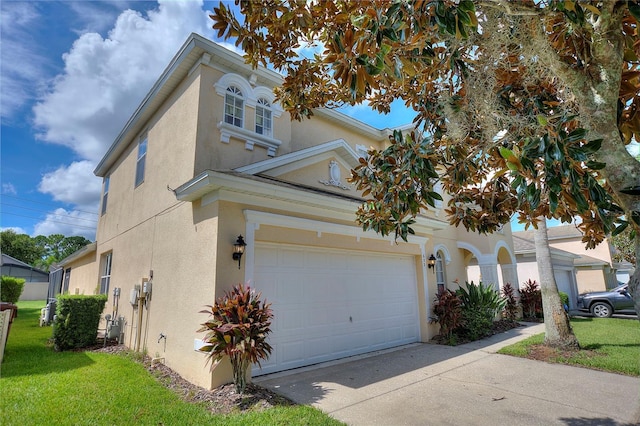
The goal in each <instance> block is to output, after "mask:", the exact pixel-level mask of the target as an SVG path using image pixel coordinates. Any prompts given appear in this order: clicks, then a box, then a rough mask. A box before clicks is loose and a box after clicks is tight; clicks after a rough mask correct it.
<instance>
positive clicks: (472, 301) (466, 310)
mask: <svg viewBox="0 0 640 426" xmlns="http://www.w3.org/2000/svg"><path fill="white" fill-rule="evenodd" d="M456 294H457V295H458V297H459V298H460V300H461V301H462V319H463V323H464V330H463V332H464V334H466V335H467V336H468V337H469V338H470V339H471V340H477V339H481V338H483V337H485V336H488V335H489V334H491V328H492V326H493V320H494V319H495V318H496V316H497V315H498V313H499V312H501V311H502V310H503V309H504V307H505V305H506V300H505V299H503V298H502V297H501V296H500V292H499V291H497V290H495V289H494V288H493V287H492V286H491V285H487V286H484V285H482V282H480V283H478V285H476V284H474V283H473V281H471V283H469V282H466V283H465V287H460V288H458V289H457V290H456Z"/></svg>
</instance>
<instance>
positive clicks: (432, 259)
mask: <svg viewBox="0 0 640 426" xmlns="http://www.w3.org/2000/svg"><path fill="white" fill-rule="evenodd" d="M427 266H428V267H429V269H433V273H435V272H436V257H435V256H434V255H433V254H432V255H431V256H429V264H428V265H427Z"/></svg>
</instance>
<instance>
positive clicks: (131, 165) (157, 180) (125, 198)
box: [96, 74, 199, 242]
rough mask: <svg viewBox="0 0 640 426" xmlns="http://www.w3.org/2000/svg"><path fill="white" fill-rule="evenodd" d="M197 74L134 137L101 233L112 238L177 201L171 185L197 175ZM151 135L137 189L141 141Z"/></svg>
mask: <svg viewBox="0 0 640 426" xmlns="http://www.w3.org/2000/svg"><path fill="white" fill-rule="evenodd" d="M198 86H199V79H198V76H197V75H195V74H194V75H192V76H190V77H189V78H187V80H186V81H184V82H183V83H182V84H181V85H180V87H179V88H178V90H177V91H176V93H174V94H173V95H172V96H170V97H169V99H168V100H167V101H166V102H165V104H164V105H163V107H162V108H161V109H160V110H159V111H158V112H156V114H154V116H153V117H152V119H151V120H150V121H149V122H148V123H147V125H146V127H145V130H144V131H142V132H140V133H139V134H138V135H137V136H136V137H135V138H134V139H133V140H131V141H130V143H129V146H128V149H127V151H126V152H125V153H124V154H123V155H122V156H121V158H120V159H119V161H118V162H117V163H116V164H115V165H114V168H113V169H112V170H111V171H110V187H109V195H108V197H109V198H108V202H107V209H106V213H105V214H104V215H102V217H101V218H100V222H99V225H98V230H97V235H96V238H97V240H98V241H100V242H104V241H107V240H109V239H111V238H113V237H115V236H117V235H119V234H121V233H123V232H127V230H129V229H132V228H134V227H136V226H138V225H139V224H141V223H142V222H144V221H146V220H149V218H151V217H153V216H155V215H157V214H160V213H161V212H163V211H164V210H165V209H168V208H171V207H172V206H174V205H176V203H177V202H176V198H175V195H174V194H173V192H172V191H171V190H170V188H171V189H173V188H176V187H178V186H179V185H181V184H183V183H184V182H186V181H187V180H189V179H191V178H192V177H193V158H194V155H195V139H196V121H197V116H198V114H197V111H198V110H197V105H198V94H199V93H198ZM144 135H146V136H147V154H146V160H145V176H144V182H143V183H142V184H140V185H138V186H137V187H135V188H134V183H135V173H136V163H137V155H138V142H139V140H140V138H141V137H144Z"/></svg>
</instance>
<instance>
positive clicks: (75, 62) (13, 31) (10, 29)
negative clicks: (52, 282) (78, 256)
mask: <svg viewBox="0 0 640 426" xmlns="http://www.w3.org/2000/svg"><path fill="white" fill-rule="evenodd" d="M215 4H217V1H216V2H213V1H211V2H210V1H186V0H185V1H177V0H173V1H168V0H165V1H82V0H79V1H11V0H3V1H2V3H0V7H1V10H0V12H1V14H2V23H1V25H2V26H1V37H2V41H1V43H2V45H1V52H0V54H1V69H0V71H1V72H0V76H1V81H0V84H1V85H0V94H1V120H2V121H1V122H2V129H1V144H2V145H1V158H0V166H1V172H0V173H1V174H0V182H1V184H2V189H1V190H2V198H1V203H0V227H1V228H2V229H14V230H15V231H16V232H19V233H26V234H29V235H31V236H35V235H50V234H53V233H62V234H65V235H82V236H85V237H86V238H89V239H90V240H94V239H95V227H96V223H97V220H98V214H97V212H98V204H99V199H100V191H101V179H99V178H97V177H95V176H94V175H93V169H94V168H95V165H96V164H97V162H98V161H99V160H100V158H101V157H102V155H103V154H104V152H105V151H106V150H107V148H108V147H109V146H110V145H111V142H112V141H113V139H114V138H115V136H116V135H117V134H118V133H119V131H120V130H121V128H122V127H123V125H124V123H125V121H126V120H127V118H128V117H129V115H130V114H131V113H132V112H133V111H134V110H135V108H136V107H137V106H138V104H139V103H140V101H141V100H142V98H143V97H144V96H145V94H146V92H147V91H148V89H149V88H150V87H151V86H152V84H153V83H154V82H155V80H156V79H157V77H158V76H159V75H160V74H161V72H162V71H163V70H164V68H165V66H166V65H167V64H168V63H169V61H170V59H171V57H172V56H173V55H174V54H175V53H176V51H177V50H178V48H179V47H180V46H181V45H182V43H183V42H184V41H185V39H186V38H187V36H188V35H189V34H190V33H191V32H196V33H199V34H201V35H203V36H205V37H207V38H210V39H212V40H216V39H215V37H214V33H213V31H212V30H211V21H210V19H209V18H208V14H209V12H210V11H211V10H212V8H213V6H214V5H215ZM228 47H229V48H231V49H233V48H232V47H231V46H228ZM400 106H401V105H400ZM347 112H348V113H349V115H351V116H353V117H355V118H358V119H360V120H362V121H365V122H367V123H369V124H371V125H373V126H374V127H378V128H381V127H393V126H399V125H403V124H406V123H408V122H410V121H411V119H412V115H411V114H410V113H408V112H407V111H406V110H405V109H404V108H396V109H394V112H393V113H392V114H391V115H390V116H385V117H380V116H379V115H377V114H376V113H373V112H371V111H370V110H369V109H368V108H367V107H366V106H360V107H355V108H350V109H348V110H347Z"/></svg>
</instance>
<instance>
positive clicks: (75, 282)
mask: <svg viewBox="0 0 640 426" xmlns="http://www.w3.org/2000/svg"><path fill="white" fill-rule="evenodd" d="M68 268H71V276H70V277H69V294H85V295H91V294H97V290H98V285H99V284H100V278H99V271H98V262H96V252H95V251H91V252H89V253H87V254H85V255H84V256H82V257H79V258H77V259H75V260H74V261H73V262H69V263H66V264H65V265H64V269H65V270H67V269H68Z"/></svg>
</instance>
